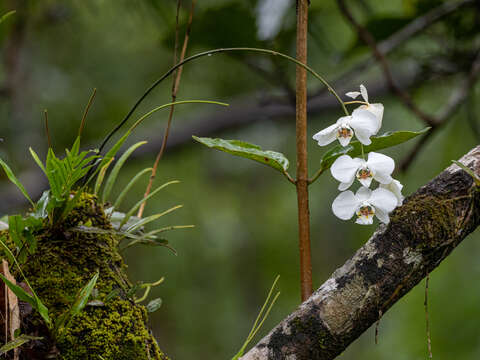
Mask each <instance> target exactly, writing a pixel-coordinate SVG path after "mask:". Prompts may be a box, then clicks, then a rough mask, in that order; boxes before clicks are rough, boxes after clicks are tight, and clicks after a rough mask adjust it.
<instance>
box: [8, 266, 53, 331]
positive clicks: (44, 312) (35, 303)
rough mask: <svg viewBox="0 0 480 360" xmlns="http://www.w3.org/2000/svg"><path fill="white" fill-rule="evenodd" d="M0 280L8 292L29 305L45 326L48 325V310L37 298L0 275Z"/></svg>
mask: <svg viewBox="0 0 480 360" xmlns="http://www.w3.org/2000/svg"><path fill="white" fill-rule="evenodd" d="M0 278H1V279H2V280H3V282H4V283H5V285H7V286H8V288H9V289H10V290H12V292H13V293H14V294H15V295H16V296H17V297H18V298H19V299H20V300H21V301H24V302H26V303H28V304H30V305H31V306H32V307H33V308H34V309H35V310H37V311H38V312H39V313H40V316H41V317H42V318H43V320H45V322H46V323H47V325H50V317H49V316H48V309H47V307H46V306H45V305H43V303H42V302H41V301H40V299H39V298H38V297H37V296H32V295H30V294H29V293H27V292H26V291H25V290H23V289H22V288H21V287H20V286H18V285H16V284H14V283H12V282H11V281H10V280H8V279H7V278H6V277H5V276H3V275H2V274H0Z"/></svg>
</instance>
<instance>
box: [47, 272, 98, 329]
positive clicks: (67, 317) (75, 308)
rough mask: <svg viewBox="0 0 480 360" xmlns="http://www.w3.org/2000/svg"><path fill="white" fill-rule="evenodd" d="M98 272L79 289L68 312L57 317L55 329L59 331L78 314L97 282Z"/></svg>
mask: <svg viewBox="0 0 480 360" xmlns="http://www.w3.org/2000/svg"><path fill="white" fill-rule="evenodd" d="M98 275H99V273H98V272H97V273H96V274H95V275H94V276H93V277H92V278H91V279H90V281H89V282H88V283H87V285H85V286H84V287H83V288H81V289H80V291H79V292H78V293H77V296H76V298H75V302H74V303H73V304H72V306H71V308H70V309H69V310H68V312H66V313H64V314H63V315H62V316H60V317H59V319H58V321H57V323H56V324H55V330H56V331H57V332H60V331H61V330H62V329H63V328H64V327H67V326H68V324H69V323H70V321H71V320H72V319H73V318H74V317H75V316H77V315H78V314H80V312H81V311H82V310H83V309H84V308H85V306H86V305H87V302H88V298H89V297H90V295H91V294H92V291H93V288H94V287H95V284H96V283H97V280H98Z"/></svg>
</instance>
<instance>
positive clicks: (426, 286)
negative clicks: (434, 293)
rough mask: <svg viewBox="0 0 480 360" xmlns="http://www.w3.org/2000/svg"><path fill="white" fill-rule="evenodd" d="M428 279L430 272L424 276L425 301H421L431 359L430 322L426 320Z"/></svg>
mask: <svg viewBox="0 0 480 360" xmlns="http://www.w3.org/2000/svg"><path fill="white" fill-rule="evenodd" d="M429 280H430V274H429V273H428V272H427V276H426V278H425V301H424V302H423V305H424V306H425V326H426V331H427V347H428V357H429V358H430V359H432V358H433V356H432V340H431V338H430V322H429V321H428V281H429Z"/></svg>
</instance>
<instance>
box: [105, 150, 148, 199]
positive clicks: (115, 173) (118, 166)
mask: <svg viewBox="0 0 480 360" xmlns="http://www.w3.org/2000/svg"><path fill="white" fill-rule="evenodd" d="M146 143H147V142H146V141H140V142H138V143H136V144H134V145H132V146H130V147H129V148H128V149H127V151H125V152H124V153H123V155H122V156H121V157H120V159H118V161H117V163H116V164H115V166H114V167H113V169H112V172H111V173H110V175H109V176H108V179H107V182H106V183H105V188H104V189H103V195H102V202H103V203H104V202H105V201H107V199H108V196H109V195H110V192H111V191H112V188H113V185H114V184H115V181H116V180H117V176H118V173H119V172H120V169H121V168H122V166H123V164H124V163H125V161H127V159H128V157H129V156H130V155H131V154H132V152H134V151H135V150H136V149H137V148H138V147H140V146H142V145H144V144H146Z"/></svg>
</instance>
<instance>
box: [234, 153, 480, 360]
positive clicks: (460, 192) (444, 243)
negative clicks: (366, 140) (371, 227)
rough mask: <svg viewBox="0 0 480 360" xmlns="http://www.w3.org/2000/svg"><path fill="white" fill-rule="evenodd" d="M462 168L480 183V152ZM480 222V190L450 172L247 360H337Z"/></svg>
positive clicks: (412, 200)
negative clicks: (467, 168) (468, 171)
mask: <svg viewBox="0 0 480 360" xmlns="http://www.w3.org/2000/svg"><path fill="white" fill-rule="evenodd" d="M460 162H461V163H463V164H464V165H466V166H468V167H469V168H470V169H472V171H473V172H474V173H475V174H476V176H478V177H480V146H477V147H476V148H474V149H472V150H471V151H470V152H469V153H468V154H466V155H465V156H463V157H462V158H461V160H460ZM479 223H480V191H479V187H478V186H476V185H475V182H474V181H473V178H472V177H471V176H470V175H469V174H467V173H466V172H465V171H464V170H462V169H460V167H458V166H457V165H452V166H450V167H448V168H447V169H446V170H445V171H443V172H442V173H441V174H440V175H438V176H437V177H436V178H435V179H433V180H432V181H431V182H429V183H428V184H426V185H425V186H423V187H421V188H420V189H419V190H418V191H417V192H416V193H414V194H413V195H411V196H409V197H408V198H407V199H406V200H405V202H404V204H403V205H402V206H400V207H398V208H397V209H396V210H395V211H394V212H393V213H392V214H391V221H390V223H389V224H388V225H381V226H379V228H378V229H377V231H376V232H375V233H374V234H373V235H372V237H371V238H370V239H369V240H368V242H367V243H366V244H365V245H364V246H363V247H361V248H360V249H359V250H358V251H357V252H356V253H355V255H353V257H352V258H350V259H349V260H348V261H347V262H346V263H345V264H344V265H343V266H342V267H340V268H338V269H337V270H336V271H335V272H334V273H333V275H332V276H331V277H330V278H329V279H328V280H327V281H326V282H325V283H324V284H323V285H322V286H321V287H320V288H319V289H318V290H317V291H316V292H315V293H314V294H313V295H312V296H311V297H310V298H309V299H308V300H307V301H305V302H304V303H303V304H301V305H300V307H299V308H298V309H297V310H296V311H295V312H294V313H292V314H291V315H289V316H288V317H287V318H286V319H285V320H283V321H282V322H281V323H280V324H279V325H277V326H276V327H275V328H274V329H273V330H272V331H271V332H270V333H269V334H268V335H267V336H266V337H265V338H263V339H262V340H261V341H260V342H259V343H258V344H257V345H256V346H255V347H254V348H252V349H251V350H250V351H249V352H248V353H247V354H246V355H245V356H243V357H242V358H241V359H242V360H261V359H296V360H307V359H309V360H313V359H318V360H327V359H334V358H335V357H336V356H337V355H339V354H340V353H341V352H343V351H344V350H345V349H346V348H347V347H348V345H349V344H351V343H352V342H353V341H354V340H355V339H357V338H358V337H359V336H360V335H361V334H362V333H363V332H364V331H365V330H367V329H368V328H369V327H370V326H371V325H372V324H374V323H375V322H376V321H377V320H378V319H379V316H381V315H380V314H385V312H386V311H387V310H388V309H389V308H390V307H391V306H393V304H395V302H397V301H398V300H399V299H400V298H401V297H402V296H404V295H405V294H406V293H408V292H409V291H410V290H411V289H412V288H413V287H414V286H415V285H417V284H418V283H419V282H420V281H421V280H422V279H423V278H424V277H425V276H426V275H427V274H428V273H430V272H431V271H432V270H433V269H435V268H436V267H437V266H438V265H439V264H440V262H441V261H442V260H443V259H445V258H446V257H447V256H448V255H449V254H450V253H451V251H452V250H453V249H455V247H456V246H457V245H458V244H459V243H460V242H461V241H462V240H463V239H464V238H465V237H466V236H467V235H468V234H470V233H471V232H472V231H474V230H475V229H476V228H477V226H478V225H479Z"/></svg>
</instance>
